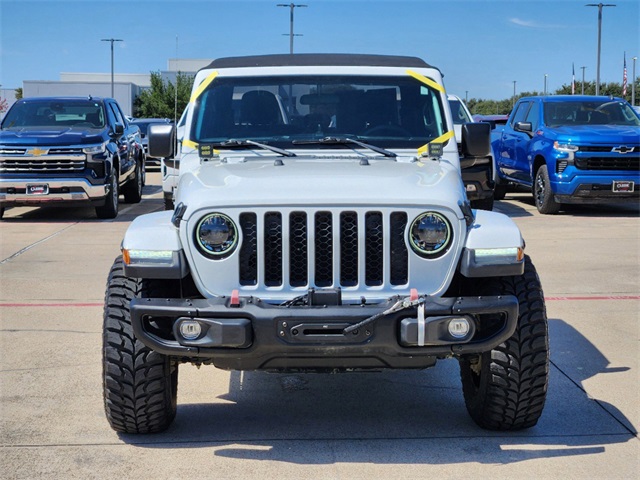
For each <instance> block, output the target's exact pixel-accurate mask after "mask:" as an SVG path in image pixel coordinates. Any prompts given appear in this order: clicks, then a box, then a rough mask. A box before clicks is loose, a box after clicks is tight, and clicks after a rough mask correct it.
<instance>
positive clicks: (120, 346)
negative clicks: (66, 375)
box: [102, 257, 178, 433]
mask: <svg viewBox="0 0 640 480" xmlns="http://www.w3.org/2000/svg"><path fill="white" fill-rule="evenodd" d="M151 291H153V294H154V295H157V294H159V295H162V294H170V292H168V291H167V288H164V286H163V284H162V283H159V281H145V280H140V279H133V278H128V277H125V275H124V270H123V262H122V257H118V258H116V260H115V262H114V264H113V266H112V267H111V272H110V273H109V281H108V283H107V292H106V295H105V306H104V327H103V337H102V338H103V349H102V365H103V393H104V408H105V413H106V415H107V420H108V421H109V424H110V425H111V428H113V429H114V430H115V431H117V432H123V433H156V432H161V431H163V430H166V429H167V428H168V427H169V425H170V424H171V422H173V419H174V417H175V415H176V406H177V393H178V362H177V361H176V360H175V359H173V358H171V357H167V356H165V355H161V354H159V353H157V352H154V351H153V350H151V349H149V348H148V347H146V346H145V345H144V344H143V343H142V342H141V341H140V340H138V339H137V338H136V337H135V335H134V333H133V329H132V327H131V317H130V314H129V303H130V302H131V300H132V299H133V298H145V297H147V296H150V295H149V293H151Z"/></svg>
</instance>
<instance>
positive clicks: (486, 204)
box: [470, 195, 493, 211]
mask: <svg viewBox="0 0 640 480" xmlns="http://www.w3.org/2000/svg"><path fill="white" fill-rule="evenodd" d="M470 203H471V208H476V209H478V210H488V211H491V210H493V195H491V196H490V197H488V198H482V199H479V200H472V201H471V202H470Z"/></svg>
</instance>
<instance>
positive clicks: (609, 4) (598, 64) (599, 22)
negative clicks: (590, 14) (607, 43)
mask: <svg viewBox="0 0 640 480" xmlns="http://www.w3.org/2000/svg"><path fill="white" fill-rule="evenodd" d="M615 6H616V5H615V4H613V3H588V4H586V5H585V7H598V62H597V66H596V95H600V44H601V39H602V7H615Z"/></svg>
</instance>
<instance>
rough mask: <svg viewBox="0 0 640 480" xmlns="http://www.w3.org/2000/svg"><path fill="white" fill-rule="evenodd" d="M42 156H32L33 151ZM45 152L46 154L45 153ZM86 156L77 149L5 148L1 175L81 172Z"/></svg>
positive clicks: (0, 158) (0, 159) (0, 152)
mask: <svg viewBox="0 0 640 480" xmlns="http://www.w3.org/2000/svg"><path fill="white" fill-rule="evenodd" d="M34 149H36V150H41V152H40V153H41V154H39V155H32V154H30V153H31V151H32V150H34ZM43 152H44V153H43ZM85 166H86V155H85V154H84V153H83V152H82V148H77V147H43V148H38V147H29V148H24V147H16V148H13V147H12V148H8V147H4V148H2V149H0V173H71V172H81V171H83V170H84V169H85Z"/></svg>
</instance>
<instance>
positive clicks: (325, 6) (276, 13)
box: [0, 0, 640, 100]
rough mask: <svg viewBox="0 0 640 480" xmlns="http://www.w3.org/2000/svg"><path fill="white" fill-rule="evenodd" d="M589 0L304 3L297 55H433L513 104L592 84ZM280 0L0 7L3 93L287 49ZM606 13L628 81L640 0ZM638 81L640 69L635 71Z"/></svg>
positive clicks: (285, 12) (465, 82) (450, 81)
mask: <svg viewBox="0 0 640 480" xmlns="http://www.w3.org/2000/svg"><path fill="white" fill-rule="evenodd" d="M591 2H592V0H590V2H586V1H585V0H581V1H579V0H552V1H546V0H509V1H507V0H386V1H382V0H297V1H296V2H294V3H299V4H303V3H304V4H306V5H307V7H300V8H296V9H295V10H294V12H295V17H294V30H295V33H296V34H297V35H300V36H295V37H294V51H295V52H296V53H374V54H389V55H410V56H417V57H420V58H422V59H424V60H425V61H426V62H427V63H429V64H431V65H434V66H436V67H438V68H439V69H440V70H441V71H442V72H443V74H444V81H445V88H446V90H447V92H448V93H454V94H457V95H459V96H460V97H462V98H468V99H472V98H478V99H495V100H500V99H505V98H510V97H511V95H512V94H513V89H514V83H513V82H514V81H515V82H516V84H515V86H516V92H531V91H539V92H542V91H543V89H544V82H545V74H546V75H547V77H546V78H547V89H548V91H550V92H553V91H554V90H555V89H557V88H559V87H561V86H562V85H563V84H570V83H571V78H572V65H574V66H575V77H576V81H577V82H579V81H580V80H581V79H582V72H583V70H582V68H581V67H583V66H584V67H586V69H585V70H584V72H585V80H587V81H589V80H591V81H594V80H595V77H596V64H597V37H598V8H597V7H586V6H585V4H586V3H591ZM278 3H287V2H282V0H280V1H278V0H253V1H249V0H246V1H245V0H179V1H174V0H108V1H104V0H71V1H69V0H41V1H31V0H0V85H1V88H3V89H4V88H18V87H22V82H23V80H54V81H55V80H60V73H61V72H65V73H70V72H74V73H80V72H82V73H109V72H110V71H111V53H110V46H109V43H108V42H102V41H101V39H105V38H117V39H122V40H123V41H122V42H116V43H115V44H114V65H115V66H114V70H115V72H116V73H149V72H152V71H163V70H167V62H168V60H169V58H197V59H208V58H210V59H214V58H220V57H227V56H238V55H256V54H269V53H288V52H289V25H290V22H289V13H290V9H289V8H282V7H277V6H276V5H277V4H278ZM608 3H615V5H616V6H615V7H605V8H603V20H602V50H601V52H602V53H601V67H600V81H601V82H618V83H621V82H622V73H623V56H624V53H625V51H626V60H627V71H628V76H629V82H631V77H632V67H633V60H632V57H634V56H635V57H637V56H640V55H639V54H640V33H639V30H640V1H639V0H613V1H608ZM636 68H637V73H640V64H637V65H636Z"/></svg>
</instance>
